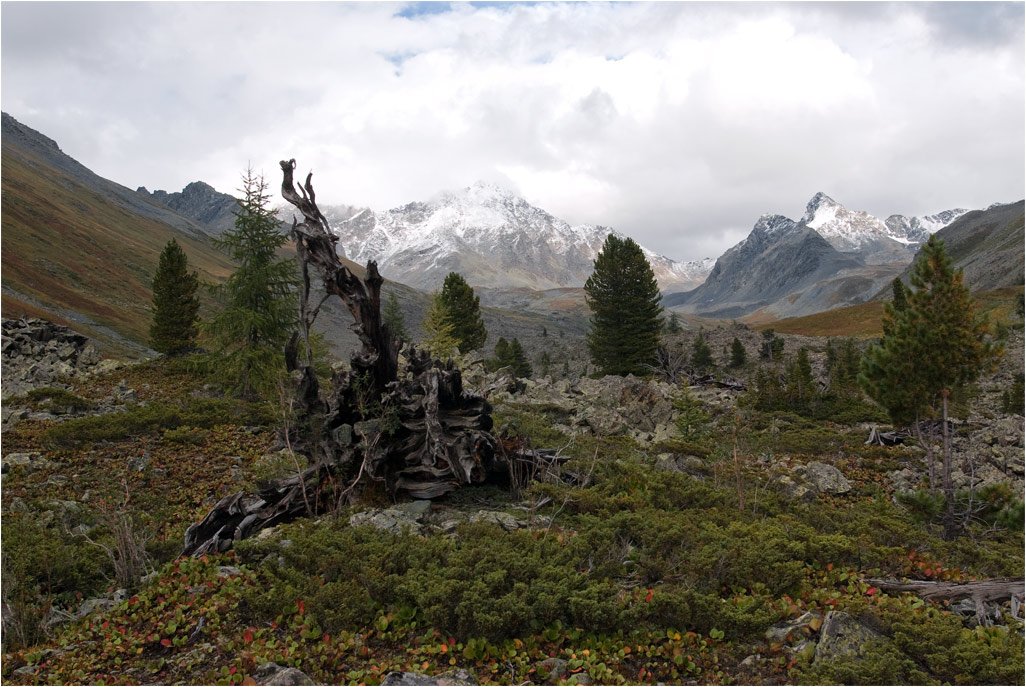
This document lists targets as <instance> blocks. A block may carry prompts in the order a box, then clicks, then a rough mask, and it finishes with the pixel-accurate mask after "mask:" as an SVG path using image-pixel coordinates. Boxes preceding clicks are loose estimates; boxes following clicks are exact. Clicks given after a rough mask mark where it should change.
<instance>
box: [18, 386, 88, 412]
mask: <svg viewBox="0 0 1026 687" xmlns="http://www.w3.org/2000/svg"><path fill="white" fill-rule="evenodd" d="M11 402H12V403H19V402H24V403H26V404H27V405H28V406H29V407H30V408H32V409H33V410H40V411H49V412H53V413H80V412H84V411H86V410H92V409H93V408H94V407H96V404H95V403H93V402H92V401H89V400H87V399H84V398H82V397H81V396H76V395H75V394H73V393H71V392H70V391H68V390H67V389H60V388H57V387H52V386H46V387H42V388H39V389H32V390H31V391H29V392H27V393H26V394H25V395H24V396H22V397H21V398H20V399H11Z"/></svg>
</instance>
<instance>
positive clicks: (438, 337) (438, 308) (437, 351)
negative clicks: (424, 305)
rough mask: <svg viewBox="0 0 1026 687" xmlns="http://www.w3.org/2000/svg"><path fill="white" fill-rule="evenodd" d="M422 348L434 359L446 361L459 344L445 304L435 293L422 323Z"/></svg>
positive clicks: (438, 294)
mask: <svg viewBox="0 0 1026 687" xmlns="http://www.w3.org/2000/svg"><path fill="white" fill-rule="evenodd" d="M421 326H423V327H424V333H425V334H426V336H427V338H426V339H424V347H425V348H427V349H428V350H429V351H430V352H431V355H433V356H435V357H436V358H441V359H443V360H444V359H446V358H450V357H452V355H453V354H454V353H455V352H456V350H457V348H458V346H459V344H458V342H457V341H456V335H455V333H454V328H453V326H452V323H451V322H450V321H449V315H448V313H447V312H446V308H445V303H443V302H442V295H441V294H440V293H436V294H435V295H434V296H432V297H431V307H430V308H429V309H428V312H427V315H426V316H425V317H424V322H423V324H422V325H421Z"/></svg>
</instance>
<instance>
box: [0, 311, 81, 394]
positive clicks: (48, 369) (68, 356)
mask: <svg viewBox="0 0 1026 687" xmlns="http://www.w3.org/2000/svg"><path fill="white" fill-rule="evenodd" d="M2 342H3V343H2V356H0V359H2V364H3V369H2V372H3V379H4V383H3V397H4V398H8V397H10V396H15V395H18V394H23V393H25V392H26V391H29V390H31V389H34V388H38V387H43V386H52V385H54V384H57V383H59V380H60V379H61V378H62V377H69V376H72V375H75V374H79V373H81V372H85V371H87V370H90V369H92V368H93V367H95V366H96V365H97V364H98V363H99V362H100V356H99V354H98V353H97V351H96V348H95V347H93V345H92V344H90V343H89V339H87V338H86V337H85V336H82V335H81V334H78V333H76V332H74V331H72V330H71V329H69V328H67V327H64V326H62V325H59V324H54V323H53V322H47V321H46V320H41V319H35V318H29V319H18V320H12V319H6V318H5V319H4V320H3V338H2Z"/></svg>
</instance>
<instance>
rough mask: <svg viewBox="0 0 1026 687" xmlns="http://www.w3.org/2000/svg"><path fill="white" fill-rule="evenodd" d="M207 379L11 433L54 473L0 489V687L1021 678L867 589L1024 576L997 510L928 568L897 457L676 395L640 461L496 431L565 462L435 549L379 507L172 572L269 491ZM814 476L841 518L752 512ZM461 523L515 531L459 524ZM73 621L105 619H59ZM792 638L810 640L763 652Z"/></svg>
mask: <svg viewBox="0 0 1026 687" xmlns="http://www.w3.org/2000/svg"><path fill="white" fill-rule="evenodd" d="M212 379H213V378H212V377H211V376H209V375H207V374H206V373H205V372H204V370H203V368H202V366H198V365H196V364H195V362H190V360H189V358H188V357H186V358H184V359H177V360H162V361H157V362H151V363H147V364H144V365H140V366H134V367H130V368H125V369H123V370H118V371H115V372H114V373H112V374H109V375H106V376H102V377H99V378H94V379H90V380H85V381H79V382H75V383H73V384H72V385H71V389H70V390H68V391H65V392H62V393H66V394H69V395H72V396H73V397H74V398H77V399H82V401H84V402H85V404H96V403H100V402H102V400H103V399H104V398H106V397H108V396H109V395H110V394H112V393H114V391H115V389H116V388H118V387H130V388H132V389H134V390H135V391H136V392H137V404H138V405H136V406H130V407H126V409H125V410H123V411H120V412H113V413H108V414H107V415H97V416H90V417H85V418H73V419H68V420H64V421H57V420H38V421H23V422H21V423H19V424H18V425H17V426H16V427H15V428H14V429H12V430H9V431H8V432H7V433H5V441H4V443H5V447H4V451H5V455H6V454H9V453H12V452H22V453H26V452H33V451H35V452H39V453H40V454H41V455H42V456H45V459H46V461H48V463H47V464H44V465H41V466H36V467H33V468H31V469H29V468H26V467H20V466H14V467H11V468H10V470H9V471H8V472H7V473H6V474H5V476H4V486H5V488H4V490H3V511H4V521H3V527H4V532H3V552H4V573H5V584H4V604H5V608H11V609H14V610H16V612H17V617H18V619H19V623H20V624H19V626H18V628H19V629H18V630H17V631H16V632H11V631H10V630H8V629H6V628H5V635H4V651H5V656H4V661H3V677H4V681H5V682H10V683H11V684H42V683H51V684H55V683H56V684H69V683H74V684H80V683H91V684H94V683H104V684H114V683H120V684H129V683H140V682H144V683H172V682H190V683H204V684H209V683H212V684H253V683H255V682H256V681H257V680H259V679H261V673H260V666H261V665H263V664H264V663H267V662H274V663H277V664H278V665H280V666H291V667H295V668H298V669H300V670H302V671H303V672H305V673H306V674H307V675H309V676H310V677H311V678H312V679H313V680H315V681H317V682H322V683H333V684H338V683H344V684H377V683H379V682H381V681H382V680H383V679H384V678H385V676H386V675H387V674H388V673H390V672H393V671H408V672H417V673H422V674H429V675H439V674H443V673H446V672H450V673H451V672H452V671H460V670H461V671H466V672H465V673H461V675H463V677H464V678H467V677H469V679H471V680H473V681H475V682H480V683H482V684H519V683H530V684H553V683H560V684H563V683H567V684H574V683H578V682H582V681H585V680H588V681H591V682H594V683H600V684H640V683H644V684H650V683H656V682H665V683H673V684H679V683H683V682H687V681H695V682H698V683H703V684H731V683H733V684H737V683H755V684H766V683H770V684H775V683H806V684H822V683H845V684H847V683H859V682H867V681H870V682H876V683H964V682H979V683H996V684H1006V683H1010V682H1015V681H1016V680H1018V679H1019V678H1018V677H1017V676H1021V674H1022V670H1023V653H1022V636H1021V631H1022V623H1021V622H1018V621H1016V620H1014V619H1012V618H1011V617H1010V611H1011V609H1010V608H1009V607H1008V606H1007V604H1006V605H1005V607H1004V615H1003V616H1002V617H1001V618H1000V620H999V621H997V622H996V623H995V625H996V626H994V627H980V628H972V627H968V626H967V625H966V624H965V623H964V622H963V617H962V616H960V615H958V614H957V613H955V612H954V611H953V609H952V608H950V607H948V606H947V605H946V604H933V603H929V602H924V601H923V600H922V599H920V598H918V597H916V596H913V595H910V594H886V593H883V592H881V591H880V590H879V589H877V588H875V587H873V586H872V585H871V584H870V582H869V581H868V580H871V579H874V578H877V577H891V578H902V577H910V578H915V579H927V580H938V581H966V580H973V579H987V578H995V577H1009V576H1017V575H1021V571H1022V568H1023V552H1022V530H1021V522H1020V521H1021V517H1020V518H1019V521H1016V519H1015V517H1014V512H1015V510H1014V509H1015V508H1016V503H1015V500H1016V499H1015V496H1016V495H1014V494H1012V493H1010V492H1008V491H1007V490H1005V491H1004V492H1002V491H1001V490H999V489H998V490H993V491H994V493H988V494H986V495H981V496H978V497H977V498H984V499H989V500H990V505H989V506H988V507H989V508H990V511H988V512H989V513H990V515H988V516H987V517H986V518H982V517H981V519H980V520H979V521H978V522H975V523H972V524H970V525H969V527H968V529H967V531H966V534H965V535H964V536H960V537H957V538H954V539H951V540H945V539H944V538H943V537H942V534H943V531H942V528H941V527H940V525H939V523H938V520H937V518H936V517H935V516H936V513H933V515H931V512H930V509H929V505H928V504H923V503H912V502H903V501H901V500H900V499H895V498H894V493H893V490H892V487H891V486H890V485H889V483H888V481H887V479H885V476H886V475H887V474H888V473H889V472H891V471H893V470H896V469H900V468H901V467H902V466H903V465H904V464H906V463H907V462H908V461H913V460H915V459H916V457H917V456H918V453H917V450H916V449H915V448H914V447H902V446H899V447H881V446H875V445H868V446H867V445H865V443H864V440H865V432H864V431H863V429H862V428H861V427H858V426H853V425H850V424H845V423H840V422H834V421H830V420H823V419H817V418H815V417H807V416H802V415H797V414H794V413H790V412H787V411H783V410H759V409H758V408H754V407H750V406H749V407H743V408H741V409H738V410H729V409H724V408H723V407H720V406H712V405H708V404H707V403H706V402H705V401H702V400H700V398H699V396H697V395H696V394H694V393H691V394H682V396H681V398H682V399H683V400H681V401H680V402H679V404H678V405H679V406H680V407H681V408H684V409H685V410H687V411H688V412H687V413H685V414H684V415H686V418H685V420H686V421H685V422H684V423H683V424H684V427H683V428H678V430H679V435H678V437H677V438H676V439H674V440H673V441H669V442H663V443H661V444H657V445H653V446H649V447H646V446H643V445H640V444H638V443H637V442H636V441H634V440H632V439H631V438H629V437H627V436H609V437H596V436H591V435H588V434H570V433H568V432H567V431H566V422H567V421H568V416H567V414H566V410H565V409H564V408H561V407H559V406H558V405H550V406H545V405H531V404H528V403H510V404H504V405H500V406H499V407H498V408H496V411H495V421H496V431H497V433H498V435H499V436H502V437H505V438H504V441H514V440H515V441H518V442H523V443H525V444H528V445H532V446H539V447H542V446H544V447H554V448H559V449H560V451H561V452H562V453H564V454H565V455H566V456H568V458H569V460H568V461H567V462H566V463H565V464H564V465H563V467H562V470H561V474H560V475H558V476H554V475H550V476H549V477H547V478H546V477H544V476H543V478H542V479H540V480H539V481H537V482H536V483H534V484H533V485H531V486H530V487H528V488H527V489H525V490H522V491H519V492H509V491H505V490H502V489H500V488H498V487H495V486H485V487H481V488H473V489H471V488H467V489H463V490H459V491H458V492H456V493H454V494H453V495H452V496H451V497H449V498H446V499H440V500H438V501H437V502H436V503H435V504H434V505H433V506H432V507H431V508H430V509H429V510H430V513H432V517H433V518H434V520H433V521H436V522H440V521H445V520H446V519H447V518H449V519H452V520H453V522H459V523H460V524H456V525H454V526H452V527H447V528H432V527H428V526H424V527H417V526H415V527H412V528H409V529H405V530H403V529H399V530H394V531H384V530H381V529H378V528H375V527H372V526H369V525H366V524H364V525H359V524H353V523H356V522H357V521H355V520H354V521H353V523H351V522H350V518H351V517H352V516H353V515H356V514H359V513H361V512H363V511H366V510H367V509H372V511H373V509H375V508H377V509H381V508H387V507H390V506H391V505H392V502H391V500H390V499H389V498H388V496H387V494H386V493H385V492H384V491H372V492H368V494H367V497H366V499H365V501H364V503H362V504H361V505H359V506H358V507H352V508H346V509H341V510H339V511H337V512H335V513H327V514H323V515H322V516H320V517H319V518H316V519H305V518H304V519H300V520H297V521H296V522H294V523H292V524H288V525H282V526H279V527H277V528H274V529H273V530H271V531H270V532H269V533H268V535H267V536H263V537H258V538H254V539H251V540H247V541H244V542H241V543H240V544H239V545H238V546H237V547H236V549H235V550H234V551H231V552H229V553H227V554H223V555H220V556H205V557H202V558H200V559H191V558H178V552H179V550H180V546H181V542H182V535H183V533H184V528H185V527H186V526H187V525H188V524H190V523H192V522H194V521H196V519H198V518H199V517H201V516H202V514H203V513H204V512H206V510H207V509H208V508H209V506H210V504H211V503H212V501H213V500H214V499H217V498H220V497H221V496H223V495H224V494H226V493H229V492H230V491H232V490H235V489H238V488H242V487H243V486H244V485H247V484H256V483H258V482H260V481H261V480H262V479H264V478H266V477H267V476H268V475H269V474H272V473H274V474H280V473H281V472H282V471H285V472H287V471H288V470H289V464H288V463H289V460H288V456H287V453H281V452H280V451H279V449H281V448H282V445H281V444H280V442H279V441H278V439H277V432H276V423H278V419H277V417H278V415H277V413H278V411H277V410H276V409H275V408H274V406H273V404H266V403H263V404H261V403H248V402H242V401H233V400H228V399H226V398H224V397H222V396H221V395H220V393H219V391H218V389H217V387H216V385H213V384H212ZM47 393H50V392H47ZM37 396H38V397H37V398H36V397H34V400H33V401H32V402H38V403H47V402H48V400H47V399H51V400H52V399H55V398H60V399H63V398H64V397H63V396H61V395H60V394H54V395H53V396H47V395H45V394H37ZM62 402H63V401H62ZM83 407H84V406H83ZM72 423H78V424H72ZM739 427H742V428H743V431H740V430H739ZM63 428H74V430H75V431H72V430H71V429H63ZM735 447H736V450H735ZM667 455H671V456H680V455H688V456H690V457H691V459H690V462H689V466H690V467H689V469H688V470H682V469H676V468H668V467H667V461H666V459H665V457H666V456H667ZM811 461H820V462H823V463H828V464H830V465H832V466H834V467H837V468H839V469H840V470H841V471H842V472H843V473H844V474H845V475H846V476H847V478H848V479H849V480H850V481H851V483H852V489H851V491H850V492H848V493H846V494H842V495H827V494H824V495H820V496H817V497H815V498H813V499H800V500H792V499H790V498H788V497H787V496H786V495H785V494H782V493H781V492H780V491H779V490H778V489H775V488H774V487H773V482H772V480H773V474H775V472H774V471H780V470H789V469H791V468H793V467H796V466H802V465H805V464H807V463H809V462H811ZM126 485H127V486H128V487H129V488H130V489H129V491H130V494H131V496H130V498H128V499H127V500H126V498H125V494H126V491H125V489H126ZM196 485H202V487H201V488H196ZM87 492H88V493H87ZM83 497H84V498H83ZM70 504H75V505H70ZM122 505H123V511H124V512H125V513H127V514H128V515H129V516H130V526H131V527H132V528H133V533H134V534H135V535H137V539H136V541H138V542H140V543H141V546H142V549H143V552H142V553H143V554H144V560H145V570H146V572H147V573H150V574H148V576H147V577H146V578H145V581H138V582H137V583H136V584H134V585H133V586H129V587H127V588H126V591H125V593H124V594H123V595H121V596H113V595H111V593H112V592H113V591H114V590H115V589H116V588H120V587H123V586H124V585H122V584H120V583H119V582H118V569H119V563H118V561H119V560H120V559H119V558H118V557H117V556H114V557H110V556H108V555H107V553H106V552H105V550H104V549H103V548H102V547H100V546H97V545H96V544H103V545H105V546H107V547H108V548H111V549H113V550H114V551H115V553H117V552H118V548H117V546H116V545H117V543H118V537H117V532H118V530H117V525H118V521H115V520H112V519H111V517H110V515H111V506H122ZM1018 508H1020V509H1021V500H1020V501H1019V502H1018ZM481 509H485V510H486V511H487V512H502V513H505V514H506V515H507V516H509V517H510V518H514V519H515V520H516V521H517V522H518V525H517V526H516V527H514V528H512V529H511V530H508V529H507V527H504V526H502V525H501V522H500V521H495V520H494V519H493V520H483V521H478V522H473V521H470V517H472V516H474V515H475V514H477V513H479V512H481ZM1009 512H1011V513H1013V515H1012V516H1007V513H1009ZM40 513H42V514H44V515H43V517H39V514H40ZM1000 513H1006V516H1002V517H999V514H1000ZM151 571H152V572H151ZM9 579H11V580H17V584H14V585H11V584H10V583H9ZM92 597H99V598H106V599H108V600H109V601H107V602H106V603H104V604H103V605H102V606H101V607H100V608H99V609H98V610H96V611H94V612H93V613H91V614H89V615H86V616H85V617H82V618H72V619H65V618H63V616H61V614H62V613H68V614H72V615H73V614H74V613H75V612H76V610H77V609H78V607H79V606H80V605H81V603H82V602H83V601H84V600H85V599H88V598H92ZM830 611H843V612H846V613H848V614H849V615H850V616H852V617H856V618H858V619H859V621H860V622H862V623H865V624H866V626H868V627H872V628H873V630H874V632H876V633H877V635H878V637H877V639H875V640H874V641H873V642H872V643H870V644H868V645H867V647H866V650H865V651H864V652H863V654H862V655H860V656H858V657H857V658H851V657H844V656H840V657H837V658H833V659H817V658H815V654H814V652H813V651H811V650H810V649H809V645H803V644H802V642H803V641H804V640H805V639H813V640H814V639H816V638H817V637H818V633H820V632H821V631H822V623H823V618H824V617H825V615H826V614H827V613H828V612H830ZM807 612H812V613H813V614H815V618H817V620H814V621H812V622H810V623H809V624H806V625H803V626H800V627H797V628H796V629H794V630H792V631H789V632H787V633H785V634H783V635H781V633H780V631H777V630H775V629H774V628H776V627H780V624H781V623H789V622H794V621H795V620H796V619H797V618H800V617H802V616H803V614H805V613H807ZM55 620H61V622H54V621H55Z"/></svg>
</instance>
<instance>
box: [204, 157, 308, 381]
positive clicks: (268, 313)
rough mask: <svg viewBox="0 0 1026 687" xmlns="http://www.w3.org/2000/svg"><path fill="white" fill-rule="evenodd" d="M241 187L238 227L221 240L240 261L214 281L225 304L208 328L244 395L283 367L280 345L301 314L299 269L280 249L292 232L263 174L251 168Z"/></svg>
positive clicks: (224, 368) (227, 373)
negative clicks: (284, 227)
mask: <svg viewBox="0 0 1026 687" xmlns="http://www.w3.org/2000/svg"><path fill="white" fill-rule="evenodd" d="M240 191H241V192H242V198H240V199H239V209H238V210H237V212H236V215H235V227H234V228H233V229H230V230H229V231H226V232H225V233H224V235H223V236H222V237H221V239H220V240H219V241H218V245H219V246H220V247H221V248H223V249H224V250H225V251H226V252H227V253H228V254H229V255H230V256H231V257H232V259H233V260H234V261H235V262H236V263H238V266H239V267H238V269H236V270H235V272H234V273H233V274H232V275H231V276H230V277H228V279H227V281H225V282H224V283H223V284H221V285H220V286H218V287H215V289H214V294H215V296H216V297H217V298H218V300H219V301H220V302H221V304H222V306H223V308H222V310H221V312H219V313H218V314H217V315H215V316H214V317H213V318H212V319H211V320H210V321H209V322H208V323H207V325H206V327H205V331H206V334H207V335H208V336H209V337H210V338H211V340H212V342H213V345H214V347H215V349H216V351H217V353H218V354H219V355H220V356H222V358H223V360H222V362H221V364H220V365H219V369H220V371H221V373H222V375H223V377H224V379H225V380H226V381H227V382H228V384H229V385H230V386H232V387H233V388H234V390H235V391H236V392H237V393H238V394H239V395H240V396H242V397H244V398H253V397H256V396H257V395H258V394H259V393H261V392H268V391H270V389H271V388H272V387H273V385H274V383H275V381H276V380H277V379H278V377H279V376H280V375H281V374H283V373H284V369H285V365H284V356H283V355H282V350H283V349H284V346H285V344H286V343H287V342H288V340H289V337H290V336H291V334H292V330H293V329H294V327H295V325H296V323H297V319H298V314H297V303H296V296H295V287H296V284H297V281H298V280H297V274H298V269H297V266H296V262H295V260H293V259H288V258H282V257H280V256H279V255H278V249H279V248H281V247H282V245H284V243H285V242H286V241H287V240H288V237H287V236H286V235H285V234H284V233H283V232H282V231H281V228H280V222H279V221H278V219H277V218H276V217H275V216H274V213H273V212H272V211H271V209H270V198H269V196H268V193H267V183H266V182H265V181H264V179H263V177H262V176H257V175H256V174H254V172H253V170H252V169H247V170H246V172H245V174H244V175H243V178H242V188H241V189H240Z"/></svg>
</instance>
